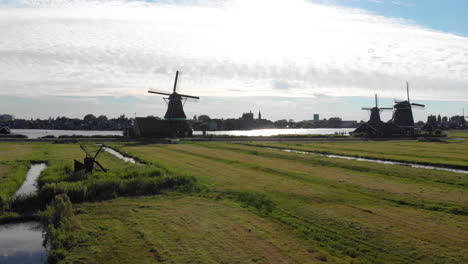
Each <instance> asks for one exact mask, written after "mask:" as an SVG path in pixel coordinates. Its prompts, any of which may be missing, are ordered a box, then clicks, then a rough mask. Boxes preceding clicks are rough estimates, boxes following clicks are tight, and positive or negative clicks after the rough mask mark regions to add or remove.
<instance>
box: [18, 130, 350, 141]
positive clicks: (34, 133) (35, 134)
mask: <svg viewBox="0 0 468 264" xmlns="http://www.w3.org/2000/svg"><path fill="white" fill-rule="evenodd" d="M353 130H354V128H282V129H254V130H220V131H207V132H206V134H207V135H226V136H248V137H260V136H264V137H267V136H278V135H333V134H336V133H338V134H344V135H347V134H349V132H351V131H353ZM11 133H14V134H22V135H26V136H27V137H28V138H31V139H36V138H41V137H44V136H55V137H59V136H71V135H80V136H95V135H98V136H123V131H98V130H52V129H12V130H11ZM202 134H203V132H202V131H193V135H195V136H200V135H202Z"/></svg>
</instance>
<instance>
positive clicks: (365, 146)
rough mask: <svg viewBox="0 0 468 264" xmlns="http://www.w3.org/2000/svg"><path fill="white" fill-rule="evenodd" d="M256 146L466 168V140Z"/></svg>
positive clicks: (467, 162) (467, 161)
mask: <svg viewBox="0 0 468 264" xmlns="http://www.w3.org/2000/svg"><path fill="white" fill-rule="evenodd" d="M255 145H259V146H265V147H268V146H270V147H280V148H285V149H293V150H299V151H311V152H318V153H325V154H338V155H349V156H354V157H363V158H374V159H383V160H396V161H406V162H414V163H423V164H434V165H441V166H444V165H449V166H459V167H468V156H467V155H466V151H467V150H468V142H467V141H458V142H449V143H430V142H417V141H384V142H318V143H255Z"/></svg>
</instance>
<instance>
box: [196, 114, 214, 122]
mask: <svg viewBox="0 0 468 264" xmlns="http://www.w3.org/2000/svg"><path fill="white" fill-rule="evenodd" d="M198 120H200V121H210V120H211V118H210V117H209V116H207V115H200V116H198Z"/></svg>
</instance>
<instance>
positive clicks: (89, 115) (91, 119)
mask: <svg viewBox="0 0 468 264" xmlns="http://www.w3.org/2000/svg"><path fill="white" fill-rule="evenodd" d="M83 120H84V121H86V122H90V121H95V120H96V116H94V115H93V114H87V115H85V117H84V118H83Z"/></svg>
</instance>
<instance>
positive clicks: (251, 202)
mask: <svg viewBox="0 0 468 264" xmlns="http://www.w3.org/2000/svg"><path fill="white" fill-rule="evenodd" d="M228 197H230V198H232V199H234V200H235V201H238V202H240V203H241V204H244V205H246V206H252V207H254V208H256V209H257V210H258V211H259V212H260V213H262V214H270V213H271V212H273V209H274V203H273V201H272V200H271V199H270V198H269V197H268V196H267V195H265V194H263V193H258V192H228Z"/></svg>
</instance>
